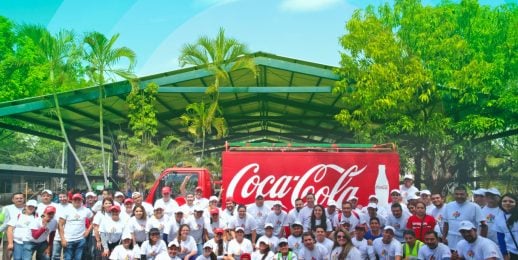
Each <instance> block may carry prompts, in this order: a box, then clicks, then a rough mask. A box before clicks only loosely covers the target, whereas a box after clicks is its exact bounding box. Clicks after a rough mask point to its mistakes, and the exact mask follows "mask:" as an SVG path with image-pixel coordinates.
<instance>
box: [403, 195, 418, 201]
mask: <svg viewBox="0 0 518 260" xmlns="http://www.w3.org/2000/svg"><path fill="white" fill-rule="evenodd" d="M406 199H407V200H418V199H419V197H417V195H415V194H408V197H407V198H406Z"/></svg>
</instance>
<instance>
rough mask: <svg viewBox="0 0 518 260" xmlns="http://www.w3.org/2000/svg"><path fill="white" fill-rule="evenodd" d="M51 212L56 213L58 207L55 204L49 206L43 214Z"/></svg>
mask: <svg viewBox="0 0 518 260" xmlns="http://www.w3.org/2000/svg"><path fill="white" fill-rule="evenodd" d="M49 213H56V207H54V206H47V207H46V208H45V210H44V211H43V214H49Z"/></svg>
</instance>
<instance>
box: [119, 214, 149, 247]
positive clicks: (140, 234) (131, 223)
mask: <svg viewBox="0 0 518 260" xmlns="http://www.w3.org/2000/svg"><path fill="white" fill-rule="evenodd" d="M146 225H147V214H146V209H144V207H143V206H135V208H134V209H133V217H131V218H130V219H129V220H128V223H127V225H126V228H125V230H124V232H128V233H130V234H131V237H132V240H133V243H135V244H138V245H139V247H141V246H142V243H143V242H144V241H146V239H147V234H146Z"/></svg>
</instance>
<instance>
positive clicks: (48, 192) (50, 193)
mask: <svg viewBox="0 0 518 260" xmlns="http://www.w3.org/2000/svg"><path fill="white" fill-rule="evenodd" d="M43 193H47V194H49V195H52V194H53V193H52V191H51V190H47V189H45V190H42V191H41V194H43Z"/></svg>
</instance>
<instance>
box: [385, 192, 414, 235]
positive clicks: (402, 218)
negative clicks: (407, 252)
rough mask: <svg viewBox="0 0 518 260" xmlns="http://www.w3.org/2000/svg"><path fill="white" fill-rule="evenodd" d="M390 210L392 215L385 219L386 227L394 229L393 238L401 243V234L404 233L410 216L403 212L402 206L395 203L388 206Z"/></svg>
mask: <svg viewBox="0 0 518 260" xmlns="http://www.w3.org/2000/svg"><path fill="white" fill-rule="evenodd" d="M390 210H391V211H392V214H391V215H390V216H388V218H387V225H389V226H392V227H394V229H395V232H394V238H395V239H397V241H399V242H401V243H403V242H404V241H405V239H404V238H403V232H404V231H405V228H406V224H407V222H408V218H409V217H410V215H408V213H406V212H405V211H403V208H402V206H401V205H400V204H399V203H397V202H396V203H393V204H392V205H391V206H390Z"/></svg>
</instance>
